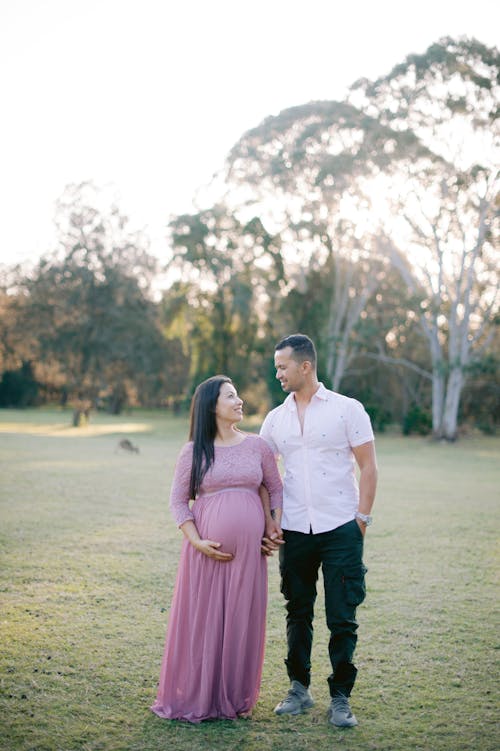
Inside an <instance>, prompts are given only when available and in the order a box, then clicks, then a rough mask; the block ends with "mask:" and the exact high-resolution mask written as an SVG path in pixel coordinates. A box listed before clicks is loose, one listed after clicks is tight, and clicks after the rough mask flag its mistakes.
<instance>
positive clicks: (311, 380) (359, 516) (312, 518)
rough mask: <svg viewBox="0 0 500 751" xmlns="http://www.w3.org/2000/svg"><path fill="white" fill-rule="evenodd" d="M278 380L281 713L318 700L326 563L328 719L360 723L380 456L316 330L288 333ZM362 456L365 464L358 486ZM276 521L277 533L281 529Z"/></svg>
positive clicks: (273, 415)
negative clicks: (319, 368)
mask: <svg viewBox="0 0 500 751" xmlns="http://www.w3.org/2000/svg"><path fill="white" fill-rule="evenodd" d="M274 361H275V366H276V378H278V380H279V381H280V383H281V387H282V388H283V390H284V391H287V392H289V396H288V397H287V398H286V399H285V401H284V403H283V404H282V405H281V406H279V407H277V408H276V409H273V410H272V411H271V412H270V413H269V414H268V415H267V417H266V419H265V420H264V423H263V425H262V429H261V435H262V437H263V438H264V439H265V440H266V441H267V442H268V443H269V445H270V446H271V448H272V449H273V451H274V452H275V454H276V455H278V454H279V455H281V457H282V459H283V462H284V469H285V473H284V496H283V516H282V521H281V526H282V528H283V539H284V543H285V544H283V545H279V544H278V543H279V542H281V541H280V540H276V541H275V542H273V540H272V539H271V538H272V537H275V536H276V535H271V534H269V531H268V538H265V540H264V547H265V548H267V552H270V551H271V550H273V549H277V548H278V547H279V557H280V574H281V591H282V592H283V595H284V596H285V599H286V600H287V603H286V609H287V618H286V621H287V629H286V630H287V643H288V654H287V659H286V660H285V664H286V667H287V672H288V677H289V679H290V681H291V686H290V690H289V692H288V695H287V696H286V698H285V699H284V700H283V701H281V702H280V703H279V704H278V706H277V707H276V708H275V710H274V711H275V712H276V714H278V715H281V714H292V715H297V714H301V713H302V712H303V711H304V710H305V709H307V708H309V707H312V706H313V704H314V701H313V698H312V695H311V692H310V690H309V685H310V681H311V677H310V673H311V661H310V660H311V647H312V636H313V625H312V622H313V611H314V602H315V600H316V581H317V578H318V570H319V568H320V566H321V568H322V571H323V579H324V587H325V609H326V621H327V624H328V628H329V630H330V641H329V646H328V649H329V654H330V661H331V665H332V673H331V675H330V677H329V678H328V683H329V689H330V695H331V703H330V708H329V721H330V722H331V723H332V724H333V725H336V726H338V727H352V726H354V725H357V724H358V723H357V720H356V718H355V716H354V715H353V714H352V712H351V708H350V705H349V697H350V694H351V690H352V687H353V685H354V681H355V679H356V672H357V670H356V668H355V666H354V664H353V662H352V658H353V654H354V649H355V646H356V640H357V635H356V630H357V628H358V624H357V623H356V607H357V605H359V604H360V603H361V602H362V601H363V599H364V597H365V582H364V575H365V572H366V569H365V567H364V566H363V561H362V553H363V538H364V535H365V532H366V527H367V526H368V525H369V524H370V523H371V516H370V512H371V509H372V505H373V502H374V499H375V488H376V483H377V463H376V458H375V447H374V440H373V431H372V428H371V424H370V418H369V417H368V415H367V414H366V412H365V410H364V408H363V406H362V405H361V404H360V402H358V401H356V400H355V399H350V398H348V397H346V396H342V395H341V394H337V393H335V392H333V391H329V390H328V389H326V388H325V387H324V386H323V384H322V383H320V382H319V381H318V378H317V375H316V351H315V348H314V344H313V342H312V341H311V339H309V337H307V336H304V335H303V334H294V335H292V336H288V337H286V338H285V339H282V340H281V341H280V342H279V344H278V345H277V346H276V351H275V356H274ZM355 463H357V465H358V467H359V471H360V476H359V487H358V484H357V482H356V478H355V473H354V469H355ZM280 532H281V530H278V525H276V533H277V534H279V533H280Z"/></svg>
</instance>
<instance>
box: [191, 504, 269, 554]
mask: <svg viewBox="0 0 500 751" xmlns="http://www.w3.org/2000/svg"><path fill="white" fill-rule="evenodd" d="M193 513H194V516H195V523H196V526H197V528H198V532H199V534H200V535H201V537H202V538H204V539H208V540H213V541H214V542H220V543H221V547H220V550H222V551H223V552H224V553H232V554H233V555H236V554H238V553H239V554H245V553H247V552H250V551H255V550H257V551H260V541H261V538H262V535H263V533H264V512H263V510H262V504H261V501H260V497H259V496H258V494H256V493H252V492H251V491H234V490H226V491H224V492H222V493H217V494H215V495H212V496H209V497H208V498H201V499H200V500H199V501H197V502H196V503H195V506H194V507H193Z"/></svg>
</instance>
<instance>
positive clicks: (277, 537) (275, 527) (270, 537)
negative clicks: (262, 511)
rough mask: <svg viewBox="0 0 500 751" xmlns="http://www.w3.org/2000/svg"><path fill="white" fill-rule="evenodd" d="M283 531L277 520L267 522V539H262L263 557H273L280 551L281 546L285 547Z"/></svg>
mask: <svg viewBox="0 0 500 751" xmlns="http://www.w3.org/2000/svg"><path fill="white" fill-rule="evenodd" d="M284 544H285V541H284V539H283V530H282V529H281V527H280V524H279V522H278V521H276V520H275V519H272V518H269V519H267V520H266V531H265V537H263V538H262V542H261V544H260V550H261V553H262V554H263V555H267V556H272V554H273V552H274V551H275V550H279V547H280V545H284Z"/></svg>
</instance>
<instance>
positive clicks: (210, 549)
mask: <svg viewBox="0 0 500 751" xmlns="http://www.w3.org/2000/svg"><path fill="white" fill-rule="evenodd" d="M193 546H194V547H195V548H196V550H199V551H200V553H203V555H206V556H207V557H208V558H214V559H215V560H216V561H232V560H233V554H232V553H223V552H222V551H221V550H218V548H220V546H221V543H220V542H214V541H213V540H195V541H193Z"/></svg>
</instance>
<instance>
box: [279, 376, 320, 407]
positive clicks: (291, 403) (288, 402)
mask: <svg viewBox="0 0 500 751" xmlns="http://www.w3.org/2000/svg"><path fill="white" fill-rule="evenodd" d="M312 399H321V400H322V401H324V402H326V401H328V391H327V390H326V388H325V387H324V386H323V384H322V383H321V382H320V384H319V388H318V390H317V391H316V392H315V393H314V394H313V395H312ZM312 399H311V401H312ZM283 404H284V405H285V406H286V408H287V409H289V410H290V411H291V412H295V411H296V410H297V404H296V403H295V394H294V393H293V391H292V393H291V394H288V396H287V398H286V399H285V401H284V402H283Z"/></svg>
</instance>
